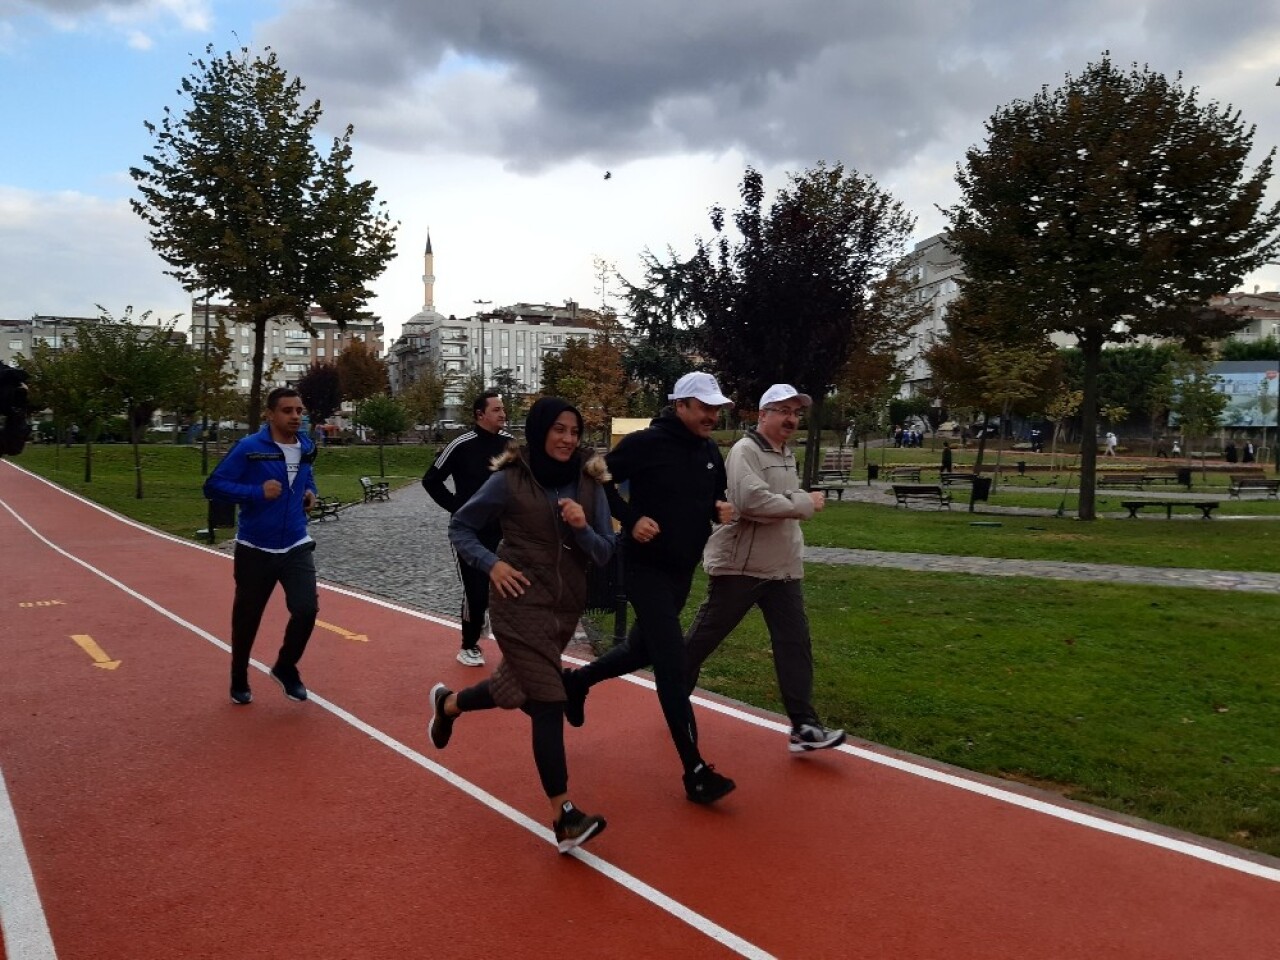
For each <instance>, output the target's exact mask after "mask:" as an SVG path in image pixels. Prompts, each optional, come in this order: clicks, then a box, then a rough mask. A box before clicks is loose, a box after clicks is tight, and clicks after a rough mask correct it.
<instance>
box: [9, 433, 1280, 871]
mask: <svg viewBox="0 0 1280 960" xmlns="http://www.w3.org/2000/svg"><path fill="white" fill-rule="evenodd" d="M385 454H386V472H387V474H388V478H389V479H391V480H392V482H393V484H397V485H398V484H403V483H412V482H417V479H418V477H420V476H421V474H422V472H423V471H424V470H425V469H426V467H427V465H428V464H429V462H430V460H431V458H432V456H433V454H434V448H433V447H424V446H421V445H413V446H408V445H406V446H403V447H389V448H387V449H386V451H385ZM16 462H17V463H18V464H19V465H21V466H23V467H25V468H26V469H28V470H32V471H34V472H36V473H39V474H42V475H44V476H47V477H50V478H51V479H54V480H56V481H57V482H59V483H62V484H63V485H65V486H67V487H68V488H70V489H72V490H74V491H76V492H79V493H82V494H84V495H85V496H87V497H90V498H91V499H94V500H96V501H98V502H100V503H102V504H104V505H106V506H108V507H111V508H112V509H114V510H117V511H119V512H121V513H123V514H125V515H127V516H131V517H134V518H136V519H138V520H140V521H142V522H145V523H148V524H151V525H153V526H156V527H158V528H160V529H163V530H166V531H168V532H171V533H174V534H177V535H180V536H186V537H191V536H193V535H194V531H195V530H196V529H197V528H199V527H202V526H204V520H205V506H204V500H203V498H202V497H201V494H200V485H201V482H202V477H201V474H200V453H199V448H189V447H174V446H159V445H157V446H149V447H146V448H144V462H143V479H144V486H145V494H146V495H145V497H144V498H143V499H142V500H137V499H135V498H134V496H133V460H132V452H131V450H130V449H129V448H128V447H125V446H103V447H97V448H95V469H94V481H93V483H92V484H89V485H85V484H84V483H83V482H82V481H81V477H82V473H83V463H82V460H81V451H80V450H79V449H75V448H73V449H65V448H64V449H62V450H60V451H57V450H55V448H52V447H43V446H31V447H28V448H27V451H26V452H25V453H24V454H23V455H22V457H21V458H19V459H18V461H16ZM211 462H216V458H213V459H211ZM378 473H379V470H378V450H377V448H376V447H345V448H330V449H326V450H322V452H321V457H320V460H319V462H318V464H317V475H318V482H319V484H320V488H321V492H322V493H325V494H327V495H331V496H338V497H340V498H341V499H343V500H345V501H350V500H358V499H359V498H360V489H359V483H358V478H359V477H361V476H363V475H373V476H377V475H378ZM1010 495H1012V496H1030V497H1034V496H1036V494H1034V493H1033V492H1030V491H1027V492H1023V493H1015V494H1010ZM998 496H1003V494H998ZM1041 498H1043V495H1041ZM887 499H888V498H886V500H887ZM1039 502H1041V503H1043V502H1044V501H1043V499H1041V500H1040V501H1039ZM1054 506H1056V503H1055V504H1054ZM1232 509H1233V512H1234V503H1233V505H1232ZM1269 509H1272V510H1276V508H1275V507H1272V508H1269ZM1277 512H1280V511H1277ZM973 519H974V518H973V517H971V516H970V515H969V514H968V513H967V512H965V511H964V510H962V509H957V510H953V511H950V512H948V511H926V510H912V511H905V510H895V509H893V508H892V507H891V506H887V505H886V506H876V505H872V504H861V503H834V504H832V505H831V508H830V509H828V510H826V511H824V512H823V513H821V514H819V515H818V516H817V517H816V518H815V519H814V520H812V521H810V522H809V523H808V524H806V536H807V539H808V542H809V543H811V544H816V545H826V546H841V547H854V548H861V549H868V550H893V551H907V552H925V553H945V554H955V555H981V556H996V557H1015V558H1016V557H1025V558H1039V559H1057V560H1072V561H1093V562H1105V563H1125V564H1137V565H1147V566H1178V567H1202V568H1210V569H1222V570H1264V571H1277V570H1280V560H1277V558H1276V554H1277V552H1278V551H1277V547H1278V546H1280V543H1278V539H1280V521H1275V520H1262V519H1260V520H1241V521H1234V520H1233V521H1217V520H1214V521H1209V522H1202V521H1180V522H1167V521H1164V520H1141V521H1126V520H1100V521H1097V522H1093V523H1081V522H1078V521H1073V520H1068V519H1063V520H1058V519H1056V518H1052V517H1048V518H1045V517H1023V516H1011V515H999V516H996V515H987V516H986V517H984V518H982V519H984V520H998V521H999V522H1000V523H1001V526H999V527H973V526H970V522H971V520H973ZM704 584H705V581H704V580H703V579H702V578H701V577H700V578H699V582H698V584H697V586H696V587H695V592H694V596H693V597H692V598H691V600H690V602H689V606H688V607H687V608H686V621H687V619H688V618H691V617H692V614H693V611H694V610H695V609H696V607H697V604H698V602H699V601H700V598H701V595H702V592H703V590H704V588H705V587H704ZM806 589H807V594H808V604H809V615H810V619H811V622H812V627H813V636H814V656H815V662H816V684H815V702H816V704H817V706H818V709H819V710H820V711H821V713H822V716H823V719H824V720H825V721H826V722H828V723H831V724H835V725H843V726H846V727H847V728H848V729H849V730H850V732H851V733H853V734H854V735H856V736H859V737H864V738H866V739H869V740H873V741H875V742H878V743H883V744H885V745H887V746H890V747H895V748H898V749H902V750H907V751H910V752H913V753H916V754H920V755H922V756H927V757H933V758H936V759H939V760H943V761H946V762H949V763H954V764H957V765H959V766H963V767H966V768H969V769H972V770H976V771H980V772H983V773H988V774H993V775H996V776H1002V777H1008V778H1013V779H1017V780H1021V781H1024V782H1027V783H1032V784H1035V785H1038V786H1042V787H1045V788H1047V789H1050V790H1054V791H1056V792H1059V793H1061V794H1062V795H1064V796H1068V797H1071V798H1073V799H1076V800H1081V801H1085V802H1089V803H1094V804H1098V805H1100V806H1103V807H1108V808H1111V809H1114V810H1119V811H1123V812H1125V813H1129V814H1132V815H1135V816H1139V817H1145V818H1148V819H1151V820H1154V821H1157V822H1160V823H1165V824H1168V825H1170V826H1173V827H1177V828H1180V829H1183V830H1188V831H1191V832H1193V833H1197V834H1201V835H1203V836H1207V837H1214V838H1218V839H1221V840H1226V841H1229V842H1231V843H1235V844H1239V845H1241V846H1243V847H1248V848H1251V849H1255V850H1259V851H1263V852H1266V853H1269V854H1273V855H1278V856H1280V739H1278V738H1277V736H1276V730H1277V729H1280V645H1278V643H1277V640H1276V636H1277V631H1276V629H1275V620H1276V617H1277V614H1278V613H1280V603H1277V600H1276V598H1274V597H1270V596H1260V595H1255V594H1243V593H1226V592H1214V591H1202V590H1183V589H1172V588H1163V589H1154V588H1144V587H1134V586H1126V585H1117V584H1096V583H1090V584H1083V583H1082V584H1076V583H1064V582H1060V581H1044V580H1031V579H1027V580H1019V579H1010V578H983V577H974V576H965V575H956V574H931V573H918V572H910V571H902V570H891V569H887V568H862V567H857V568H855V567H827V566H823V565H817V564H811V565H809V567H808V579H807V581H806ZM596 626H597V631H596V632H603V631H605V630H606V629H607V628H608V626H609V624H608V623H607V622H606V623H598V624H597V625H596ZM702 684H703V686H705V687H707V688H708V689H711V690H715V691H717V692H719V693H723V694H725V695H727V696H730V697H734V698H736V699H739V700H742V701H744V702H747V703H752V704H755V705H757V706H760V707H763V708H766V709H770V710H776V711H781V703H780V702H779V701H778V697H777V689H776V681H775V678H774V673H773V666H772V662H771V660H770V656H769V649H768V638H767V636H766V634H765V631H764V626H763V623H762V621H761V619H760V617H759V615H758V614H752V615H751V616H750V617H748V619H747V620H746V621H745V622H744V624H743V626H742V627H741V628H740V629H739V630H737V631H736V632H735V633H734V634H733V636H731V637H730V638H729V640H728V641H727V642H726V644H725V646H724V648H723V649H722V650H721V651H720V652H719V653H717V654H716V656H714V657H713V658H712V659H711V660H710V661H708V663H707V665H706V668H705V669H704V672H703V675H702ZM708 749H709V751H710V755H712V756H714V745H709V747H708Z"/></svg>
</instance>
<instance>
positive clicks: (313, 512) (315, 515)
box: [307, 497, 342, 523]
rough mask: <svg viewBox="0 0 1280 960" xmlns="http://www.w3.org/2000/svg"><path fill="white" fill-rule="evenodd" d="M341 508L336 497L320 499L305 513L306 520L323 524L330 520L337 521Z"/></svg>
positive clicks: (340, 502) (339, 501)
mask: <svg viewBox="0 0 1280 960" xmlns="http://www.w3.org/2000/svg"><path fill="white" fill-rule="evenodd" d="M341 508H342V501H341V500H339V499H338V498H337V497H320V498H319V499H318V500H316V502H315V503H313V504H312V505H311V509H310V510H308V511H307V519H308V520H314V521H315V522H316V523H323V522H324V521H325V520H328V519H330V518H332V519H334V520H337V519H338V511H339V510H340V509H341Z"/></svg>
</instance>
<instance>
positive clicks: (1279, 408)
mask: <svg viewBox="0 0 1280 960" xmlns="http://www.w3.org/2000/svg"><path fill="white" fill-rule="evenodd" d="M1276 85H1277V86H1280V81H1278V82H1277V84H1276ZM1271 340H1272V346H1274V347H1275V348H1276V438H1275V442H1274V443H1272V444H1271V446H1273V447H1274V448H1275V454H1276V456H1275V461H1276V476H1277V477H1280V323H1273V324H1272V325H1271Z"/></svg>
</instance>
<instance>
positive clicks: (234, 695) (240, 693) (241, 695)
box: [231, 683, 253, 707]
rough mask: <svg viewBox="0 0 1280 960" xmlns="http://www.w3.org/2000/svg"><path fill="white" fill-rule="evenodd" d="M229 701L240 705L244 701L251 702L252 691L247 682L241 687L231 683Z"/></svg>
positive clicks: (244, 702)
mask: <svg viewBox="0 0 1280 960" xmlns="http://www.w3.org/2000/svg"><path fill="white" fill-rule="evenodd" d="M231 702H232V703H235V704H239V705H240V706H242V707H243V706H244V705H245V704H246V703H253V691H252V690H250V689H249V685H248V684H247V683H246V684H245V685H244V686H243V687H238V686H236V685H235V684H234V683H233V684H232V685H231Z"/></svg>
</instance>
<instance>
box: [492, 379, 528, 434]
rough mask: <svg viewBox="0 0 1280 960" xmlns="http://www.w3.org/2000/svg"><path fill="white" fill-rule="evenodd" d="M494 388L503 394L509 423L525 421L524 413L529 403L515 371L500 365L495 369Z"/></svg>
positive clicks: (503, 403) (503, 402)
mask: <svg viewBox="0 0 1280 960" xmlns="http://www.w3.org/2000/svg"><path fill="white" fill-rule="evenodd" d="M493 389H495V390H497V391H498V392H499V393H500V394H502V406H503V408H504V409H505V410H506V411H507V421H508V422H509V423H524V415H525V413H526V412H527V411H528V409H529V403H528V400H527V398H526V397H525V394H524V391H523V390H521V388H520V381H519V380H517V379H516V375H515V371H514V370H512V369H511V368H510V367H499V368H498V369H497V370H494V371H493Z"/></svg>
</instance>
